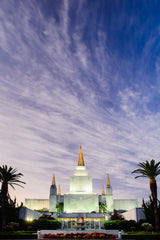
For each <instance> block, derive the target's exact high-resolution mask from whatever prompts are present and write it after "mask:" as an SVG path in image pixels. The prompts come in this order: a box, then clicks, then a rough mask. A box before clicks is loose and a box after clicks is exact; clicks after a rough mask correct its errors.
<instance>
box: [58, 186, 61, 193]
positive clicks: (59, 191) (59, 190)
mask: <svg viewBox="0 0 160 240" xmlns="http://www.w3.org/2000/svg"><path fill="white" fill-rule="evenodd" d="M58 195H61V188H60V185H59V187H58Z"/></svg>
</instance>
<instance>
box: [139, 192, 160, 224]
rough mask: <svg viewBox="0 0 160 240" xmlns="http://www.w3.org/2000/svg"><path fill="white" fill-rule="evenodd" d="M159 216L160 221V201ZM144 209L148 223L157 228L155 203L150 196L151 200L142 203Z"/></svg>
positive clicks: (158, 205) (159, 205)
mask: <svg viewBox="0 0 160 240" xmlns="http://www.w3.org/2000/svg"><path fill="white" fill-rule="evenodd" d="M157 202H158V203H157V209H158V216H159V219H160V201H159V200H158V201H157ZM142 207H143V209H144V214H145V217H146V220H147V222H148V223H151V224H152V225H153V226H155V216H154V203H153V198H152V196H149V200H147V201H144V199H143V202H142Z"/></svg>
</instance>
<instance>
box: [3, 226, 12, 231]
mask: <svg viewBox="0 0 160 240" xmlns="http://www.w3.org/2000/svg"><path fill="white" fill-rule="evenodd" d="M3 231H5V232H12V231H14V228H13V226H11V225H6V226H5V227H3Z"/></svg>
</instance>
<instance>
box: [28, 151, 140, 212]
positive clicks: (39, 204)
mask: <svg viewBox="0 0 160 240" xmlns="http://www.w3.org/2000/svg"><path fill="white" fill-rule="evenodd" d="M59 204H60V205H61V206H63V213H66V214H70V213H73V214H74V213H93V212H94V213H99V212H100V205H101V204H103V205H104V206H106V210H107V212H113V210H123V211H129V210H131V209H133V208H136V207H138V203H137V199H114V198H113V193H112V187H111V183H110V179H109V175H107V181H106V187H105V188H104V187H103V186H102V193H101V195H98V194H97V193H94V192H93V189H92V177H90V176H88V171H87V168H86V166H85V162H84V158H83V153H82V148H81V147H80V150H79V156H78V162H77V166H76V167H75V169H74V174H73V176H71V177H70V191H69V192H67V193H65V194H64V195H62V194H61V189H60V186H59V187H58V191H57V186H56V181H55V175H54V176H53V179H52V185H51V186H50V194H49V199H25V206H26V207H27V208H29V209H31V210H39V209H46V210H49V211H50V212H52V213H56V212H58V205H59Z"/></svg>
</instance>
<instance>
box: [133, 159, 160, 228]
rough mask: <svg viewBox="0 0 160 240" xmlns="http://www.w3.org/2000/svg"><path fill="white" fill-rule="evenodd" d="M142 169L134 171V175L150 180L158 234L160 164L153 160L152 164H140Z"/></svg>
mask: <svg viewBox="0 0 160 240" xmlns="http://www.w3.org/2000/svg"><path fill="white" fill-rule="evenodd" d="M138 166H139V167H140V168H138V169H136V170H134V171H133V172H132V173H138V174H140V175H138V176H136V177H135V178H139V177H147V178H149V184H150V190H151V195H152V198H153V203H154V216H155V229H156V232H159V217H158V209H157V183H156V179H155V178H156V177H157V176H158V175H159V174H160V162H158V163H155V160H154V159H152V160H151V161H150V162H148V161H146V162H140V163H139V164H138Z"/></svg>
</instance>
